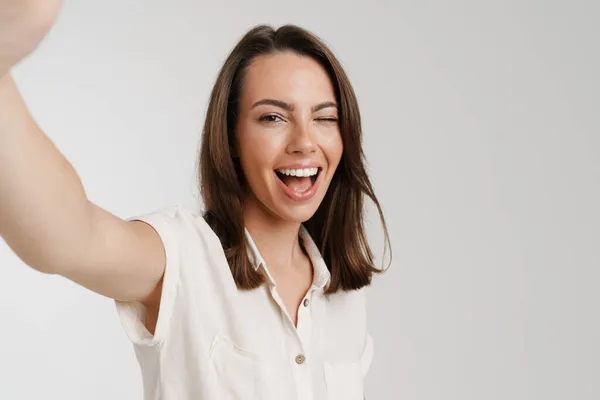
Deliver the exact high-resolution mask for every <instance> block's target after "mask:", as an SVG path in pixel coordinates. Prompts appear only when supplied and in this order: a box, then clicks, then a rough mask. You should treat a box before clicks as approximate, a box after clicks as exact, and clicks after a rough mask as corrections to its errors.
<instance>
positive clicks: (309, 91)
mask: <svg viewBox="0 0 600 400" xmlns="http://www.w3.org/2000/svg"><path fill="white" fill-rule="evenodd" d="M241 96H242V102H247V101H250V102H253V101H257V100H260V99H262V98H275V99H278V100H284V101H290V102H309V103H310V102H313V103H314V102H321V101H326V100H330V101H334V100H335V94H334V88H333V85H332V83H331V80H330V79H329V75H328V74H327V71H325V69H324V68H323V67H322V66H321V64H319V63H318V62H317V61H315V60H314V59H312V58H311V57H308V56H302V55H298V54H296V53H292V52H289V51H286V52H280V53H275V54H270V55H264V56H259V57H257V58H255V59H254V60H253V61H252V62H251V63H250V65H249V66H248V69H247V71H246V74H245V76H244V83H243V85H242V93H241Z"/></svg>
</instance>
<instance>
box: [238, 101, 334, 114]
mask: <svg viewBox="0 0 600 400" xmlns="http://www.w3.org/2000/svg"><path fill="white" fill-rule="evenodd" d="M260 105H270V106H275V107H279V108H281V109H284V110H286V111H289V112H292V111H294V106H293V105H292V104H290V103H286V102H285V101H281V100H275V99H262V100H259V101H257V102H256V103H254V104H253V105H252V107H250V109H251V110H252V109H253V108H255V107H258V106H260ZM329 107H333V108H335V109H337V108H338V106H337V104H336V103H334V102H333V101H325V102H323V103H319V104H317V105H316V106H314V107H312V108H311V112H317V111H320V110H322V109H324V108H329Z"/></svg>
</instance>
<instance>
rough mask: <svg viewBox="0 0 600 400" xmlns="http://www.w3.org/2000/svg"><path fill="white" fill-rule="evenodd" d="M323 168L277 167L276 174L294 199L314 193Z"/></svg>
mask: <svg viewBox="0 0 600 400" xmlns="http://www.w3.org/2000/svg"><path fill="white" fill-rule="evenodd" d="M321 171H322V168H320V167H314V168H302V169H277V170H275V175H277V178H278V180H279V182H280V186H281V185H283V187H284V189H285V191H286V193H287V194H288V196H290V197H292V198H294V199H300V198H306V197H308V196H309V195H312V194H314V191H315V190H316V188H315V183H316V182H317V180H318V178H319V176H320V175H321Z"/></svg>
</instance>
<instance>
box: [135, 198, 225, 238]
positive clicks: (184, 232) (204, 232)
mask: <svg viewBox="0 0 600 400" xmlns="http://www.w3.org/2000/svg"><path fill="white" fill-rule="evenodd" d="M128 220H130V221H131V220H138V221H144V222H146V223H148V224H150V225H151V226H152V227H153V228H154V229H155V230H156V231H157V232H158V233H159V234H160V236H161V237H162V238H163V242H164V241H169V239H171V240H172V241H175V242H177V243H179V244H182V242H185V241H187V240H194V241H195V240H197V239H205V240H208V241H209V242H212V240H213V239H214V237H215V234H214V232H213V230H212V229H211V228H210V226H209V225H208V223H207V222H206V220H205V219H204V210H203V209H202V208H201V207H194V206H190V205H185V204H173V205H169V206H164V207H161V208H157V209H154V210H152V211H149V212H145V213H142V214H139V215H136V216H134V217H131V218H128Z"/></svg>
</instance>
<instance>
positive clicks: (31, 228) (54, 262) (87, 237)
mask: <svg viewBox="0 0 600 400" xmlns="http://www.w3.org/2000/svg"><path fill="white" fill-rule="evenodd" d="M50 2H53V0H25V1H23V0H0V77H1V78H0V235H1V236H2V238H3V239H4V240H5V241H6V243H7V244H8V245H9V246H10V248H11V249H12V250H13V251H14V252H15V253H16V254H17V256H18V257H19V258H20V259H21V260H23V262H24V263H25V264H27V265H29V266H31V267H32V268H34V269H36V270H38V271H40V272H44V273H49V274H58V275H62V276H65V277H66V278H69V279H71V280H73V281H75V282H77V283H79V284H81V285H83V286H85V287H87V288H88V289H90V290H93V291H95V292H98V293H100V294H103V295H105V296H108V297H111V298H114V299H118V300H124V301H141V302H144V303H146V304H147V305H156V304H158V300H159V298H160V291H161V278H162V275H163V272H164V268H165V256H164V248H163V244H162V242H161V240H160V237H159V236H158V234H157V233H156V232H155V231H154V229H153V228H151V227H150V226H149V225H147V224H145V223H143V222H139V221H132V222H127V221H124V220H122V219H120V218H118V217H116V216H114V215H112V214H110V213H109V212H107V211H106V210H104V209H102V208H101V207H98V206H97V205H95V204H93V203H92V202H90V201H89V200H88V198H87V197H86V193H85V191H84V187H83V185H82V183H81V180H80V178H79V176H78V174H77V173H76V171H75V170H74V168H73V167H72V166H71V164H70V163H69V162H68V160H67V159H66V158H65V157H64V156H63V155H62V154H61V153H60V151H59V150H58V149H57V148H56V147H55V145H54V144H53V143H52V141H51V140H50V139H49V138H48V137H47V136H46V135H45V134H44V132H43V131H42V130H41V129H40V127H39V126H38V125H37V124H36V123H35V121H34V120H33V118H32V117H31V115H30V113H29V112H28V110H27V107H26V105H25V103H24V101H23V99H22V98H21V96H20V94H19V91H18V89H17V86H16V85H15V82H14V81H13V79H12V77H11V75H10V72H9V70H10V68H11V66H13V65H14V64H16V63H17V62H18V61H19V60H20V59H22V58H23V57H25V56H26V55H27V54H29V53H30V52H31V51H32V50H33V49H34V48H35V47H36V45H37V43H39V41H41V40H42V38H43V37H44V36H45V33H46V32H47V31H48V30H49V29H50V26H51V25H52V21H54V17H55V15H54V14H53V12H55V11H56V10H57V9H56V10H53V9H52V7H51V6H49V3H50ZM55 3H56V6H57V7H58V2H55ZM36 6H39V9H36ZM81 134H85V133H84V132H82V133H81Z"/></svg>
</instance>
